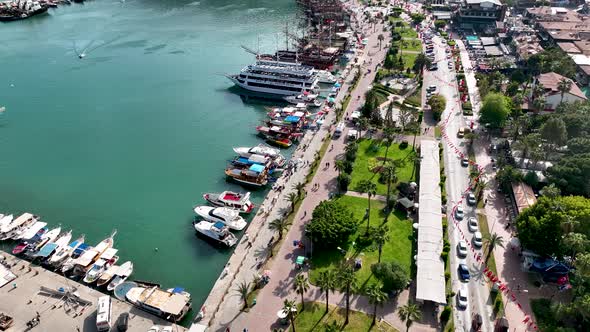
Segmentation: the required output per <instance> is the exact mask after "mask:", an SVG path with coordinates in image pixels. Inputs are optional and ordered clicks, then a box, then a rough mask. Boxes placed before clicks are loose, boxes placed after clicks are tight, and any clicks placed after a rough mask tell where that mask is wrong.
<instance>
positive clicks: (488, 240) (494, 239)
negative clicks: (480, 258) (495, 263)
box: [483, 233, 504, 263]
mask: <svg viewBox="0 0 590 332" xmlns="http://www.w3.org/2000/svg"><path fill="white" fill-rule="evenodd" d="M483 240H484V243H485V245H486V247H487V250H488V253H487V254H486V263H487V262H488V260H489V259H490V256H492V253H493V252H494V249H495V248H496V247H502V248H504V238H503V237H502V236H500V235H498V234H497V233H492V234H486V235H485V236H484V239H483Z"/></svg>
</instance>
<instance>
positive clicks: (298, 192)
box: [292, 182, 306, 198]
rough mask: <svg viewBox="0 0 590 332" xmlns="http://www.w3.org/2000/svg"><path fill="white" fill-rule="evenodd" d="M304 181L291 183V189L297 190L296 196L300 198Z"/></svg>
mask: <svg viewBox="0 0 590 332" xmlns="http://www.w3.org/2000/svg"><path fill="white" fill-rule="evenodd" d="M305 186H306V184H305V182H298V183H295V184H293V187H292V188H293V189H295V190H297V197H298V198H300V197H301V194H303V190H304V189H305Z"/></svg>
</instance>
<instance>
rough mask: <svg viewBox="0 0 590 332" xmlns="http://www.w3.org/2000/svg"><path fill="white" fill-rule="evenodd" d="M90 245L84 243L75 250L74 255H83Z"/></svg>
mask: <svg viewBox="0 0 590 332" xmlns="http://www.w3.org/2000/svg"><path fill="white" fill-rule="evenodd" d="M89 247H90V245H89V244H88V243H82V244H81V245H80V246H79V247H78V248H76V249H75V250H74V255H81V254H82V253H83V252H84V251H86V249H88V248H89Z"/></svg>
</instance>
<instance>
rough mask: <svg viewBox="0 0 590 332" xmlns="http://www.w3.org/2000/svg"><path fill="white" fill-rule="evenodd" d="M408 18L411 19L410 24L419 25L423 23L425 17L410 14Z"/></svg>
mask: <svg viewBox="0 0 590 332" xmlns="http://www.w3.org/2000/svg"><path fill="white" fill-rule="evenodd" d="M410 18H411V19H412V22H414V24H420V23H421V22H422V21H424V19H425V18H426V17H425V16H424V15H423V14H419V13H412V14H410Z"/></svg>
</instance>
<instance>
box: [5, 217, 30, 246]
mask: <svg viewBox="0 0 590 332" xmlns="http://www.w3.org/2000/svg"><path fill="white" fill-rule="evenodd" d="M35 221H37V218H35V216H33V215H32V214H30V213H23V214H22V215H21V216H20V217H18V218H16V219H14V220H12V221H11V222H9V223H7V224H6V225H4V226H2V227H1V228H0V240H8V239H10V238H12V237H13V236H15V235H16V234H19V233H20V232H21V231H22V230H23V229H26V228H28V227H29V226H30V225H31V224H33V223H34V222H35Z"/></svg>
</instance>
